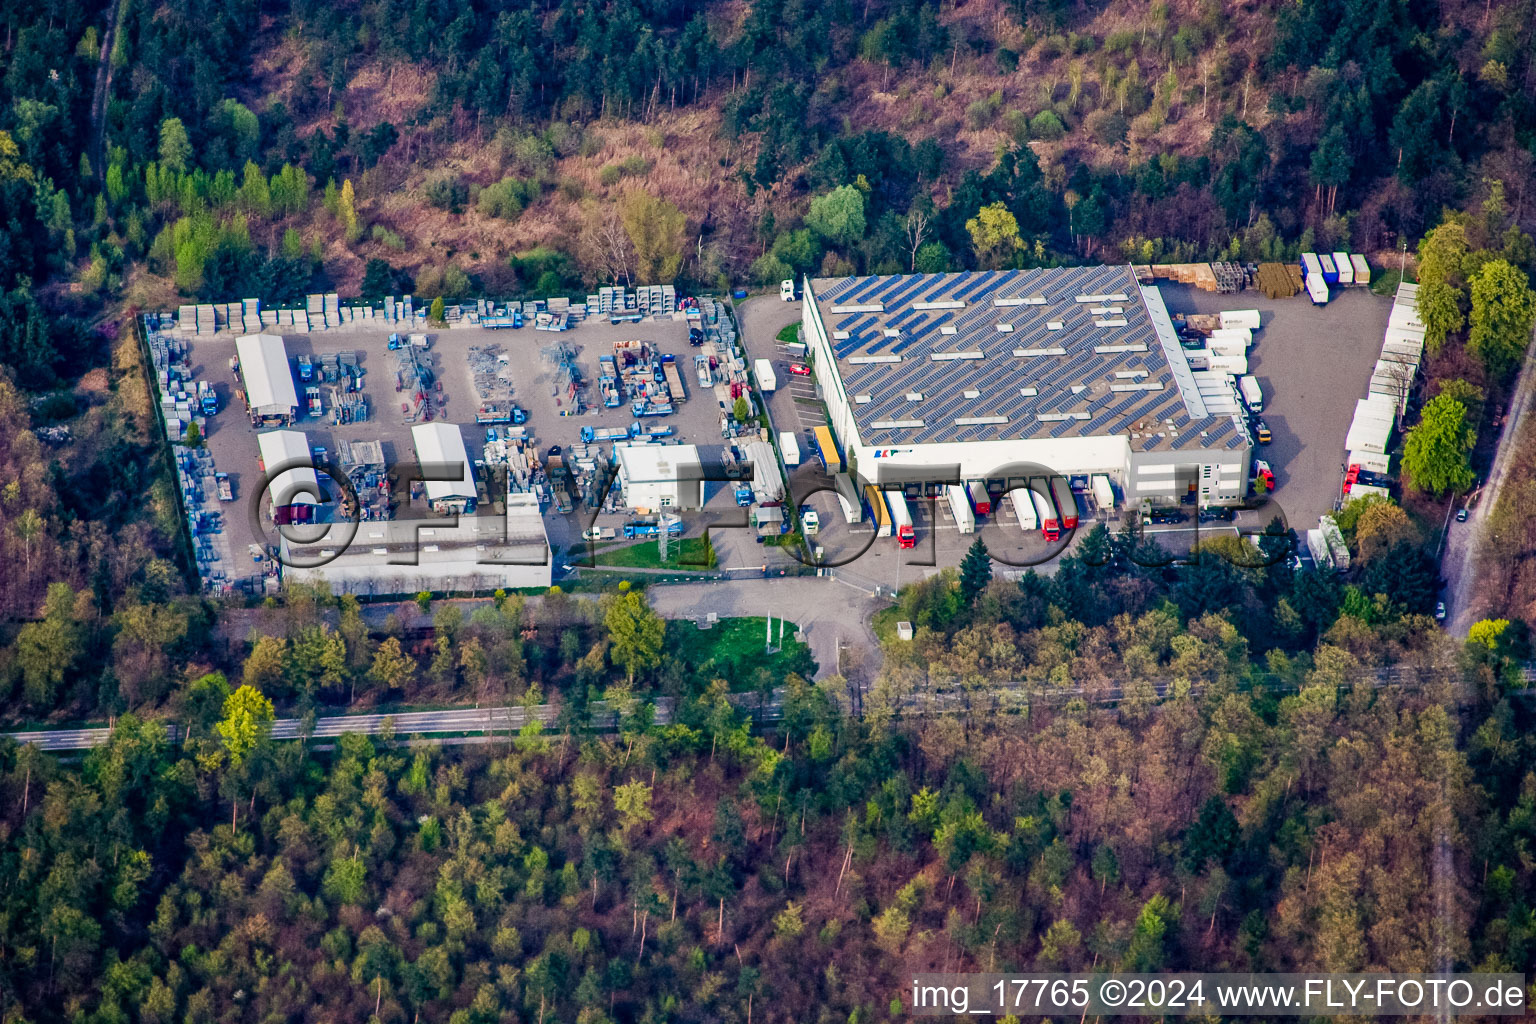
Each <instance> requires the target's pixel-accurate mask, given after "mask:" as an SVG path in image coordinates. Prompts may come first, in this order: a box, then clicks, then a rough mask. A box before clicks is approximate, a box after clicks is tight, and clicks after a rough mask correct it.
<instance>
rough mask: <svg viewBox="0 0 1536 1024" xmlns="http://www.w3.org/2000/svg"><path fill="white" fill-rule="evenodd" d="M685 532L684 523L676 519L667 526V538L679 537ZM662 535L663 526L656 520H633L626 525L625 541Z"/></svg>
mask: <svg viewBox="0 0 1536 1024" xmlns="http://www.w3.org/2000/svg"><path fill="white" fill-rule="evenodd" d="M682 532H683V523H682V520H680V519H674V520H672V521H671V522H669V523H668V524H667V536H669V537H677V536H680V535H681V534H682ZM660 533H661V524H660V523H658V522H657V521H656V520H654V519H632V520H630V521H629V522H627V523H625V524H624V539H625V540H635V539H637V538H645V537H655V536H657V535H658V534H660Z"/></svg>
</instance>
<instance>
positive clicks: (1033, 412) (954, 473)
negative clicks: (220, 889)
mask: <svg viewBox="0 0 1536 1024" xmlns="http://www.w3.org/2000/svg"><path fill="white" fill-rule="evenodd" d="M802 324H803V327H804V337H805V341H806V343H807V345H808V346H809V349H810V352H811V354H812V356H813V357H814V359H815V363H816V373H817V377H818V380H819V381H820V383H821V386H822V391H823V394H824V397H825V400H826V404H827V408H828V411H829V413H830V415H831V420H832V427H833V429H834V430H835V431H836V432H837V438H838V441H839V442H840V443H841V445H842V447H843V449H844V452H845V454H846V455H848V456H851V460H850V461H852V463H853V464H854V466H855V467H856V470H857V473H858V474H859V475H860V476H861V477H863V478H865V479H867V480H870V481H873V482H875V483H878V484H880V485H881V486H885V487H892V486H900V485H903V484H912V483H918V482H924V481H929V482H932V481H937V482H939V483H943V482H947V481H948V480H951V479H953V478H955V477H958V478H959V479H960V480H976V479H982V480H1002V481H1004V482H1005V483H1008V482H1009V481H1010V480H1015V479H1017V478H1018V477H1020V476H1029V475H1033V474H1035V473H1038V472H1040V471H1041V470H1042V469H1043V470H1044V471H1046V472H1050V473H1057V474H1060V475H1063V476H1067V477H1072V476H1086V475H1088V474H1094V473H1102V474H1105V475H1108V476H1109V477H1111V478H1112V479H1114V480H1115V481H1116V482H1117V483H1118V484H1119V486H1120V488H1121V490H1122V492H1123V494H1124V496H1125V499H1126V501H1127V502H1128V503H1138V504H1139V503H1141V502H1143V501H1147V502H1150V503H1152V504H1159V505H1160V504H1164V503H1171V502H1176V501H1179V500H1183V499H1186V498H1191V497H1192V498H1194V499H1195V500H1198V501H1199V502H1200V503H1201V504H1213V505H1219V504H1234V503H1237V502H1239V501H1241V500H1243V498H1244V497H1245V495H1246V491H1247V485H1248V474H1249V464H1250V452H1251V448H1252V440H1251V438H1250V435H1249V433H1248V430H1247V427H1246V424H1245V423H1244V421H1243V418H1242V416H1241V414H1240V412H1239V409H1240V408H1241V406H1240V404H1239V402H1238V399H1237V396H1236V394H1235V392H1234V390H1233V386H1232V382H1231V378H1230V377H1226V376H1224V375H1222V374H1215V373H1211V372H1196V371H1194V370H1192V369H1191V368H1190V365H1189V362H1188V361H1187V359H1186V358H1185V355H1184V350H1183V349H1182V348H1181V347H1180V345H1179V339H1178V335H1177V333H1176V332H1175V330H1174V327H1173V322H1172V318H1171V317H1170V316H1169V314H1168V310H1167V308H1166V307H1165V306H1164V305H1163V300H1162V297H1161V295H1160V294H1159V293H1158V291H1157V289H1156V287H1151V286H1142V285H1140V284H1138V283H1137V281H1136V278H1135V275H1134V274H1133V273H1132V272H1131V269H1130V268H1129V267H1126V266H1119V267H1114V266H1102V267H1067V268H1056V269H1042V270H1010V271H983V272H971V271H968V272H964V273H957V274H911V275H906V274H904V275H898V276H888V277H855V278H818V279H816V280H810V281H807V282H806V288H805V304H804V312H803V314H802Z"/></svg>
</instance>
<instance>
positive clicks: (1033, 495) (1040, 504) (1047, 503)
mask: <svg viewBox="0 0 1536 1024" xmlns="http://www.w3.org/2000/svg"><path fill="white" fill-rule="evenodd" d="M1028 491H1029V500H1030V503H1031V504H1033V505H1034V507H1035V519H1036V520H1037V521H1038V522H1039V523H1040V532H1041V534H1043V535H1044V536H1045V539H1046V540H1050V541H1054V540H1060V539H1061V520H1060V519H1058V518H1056V509H1055V508H1054V507H1052V505H1051V499H1050V498H1047V497H1046V496H1045V495H1043V494H1041V493H1040V492H1039V491H1037V490H1035V489H1034V488H1033V487H1030V488H1028Z"/></svg>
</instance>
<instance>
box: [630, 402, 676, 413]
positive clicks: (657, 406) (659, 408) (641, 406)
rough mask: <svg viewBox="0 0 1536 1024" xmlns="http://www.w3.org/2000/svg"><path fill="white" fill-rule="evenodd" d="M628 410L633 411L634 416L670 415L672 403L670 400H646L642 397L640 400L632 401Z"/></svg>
mask: <svg viewBox="0 0 1536 1024" xmlns="http://www.w3.org/2000/svg"><path fill="white" fill-rule="evenodd" d="M629 410H630V412H632V413H634V414H635V415H636V416H640V417H645V416H671V415H672V403H671V402H647V401H645V400H644V399H642V400H640V401H638V402H636V403H634V404H633V405H631V406H630V407H629Z"/></svg>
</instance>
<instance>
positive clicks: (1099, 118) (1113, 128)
mask: <svg viewBox="0 0 1536 1024" xmlns="http://www.w3.org/2000/svg"><path fill="white" fill-rule="evenodd" d="M1084 123H1085V124H1086V126H1087V128H1088V134H1089V135H1091V136H1093V138H1094V140H1095V141H1096V142H1098V143H1100V144H1101V145H1105V146H1113V145H1116V144H1118V143H1121V142H1124V141H1125V135H1126V132H1128V131H1129V130H1130V127H1131V126H1130V123H1129V122H1127V121H1126V119H1125V118H1124V117H1122V116H1121V115H1119V114H1117V113H1115V112H1114V111H1112V110H1095V111H1094V112H1093V113H1091V114H1089V115H1088V118H1087V120H1086V121H1085V122H1084Z"/></svg>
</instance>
